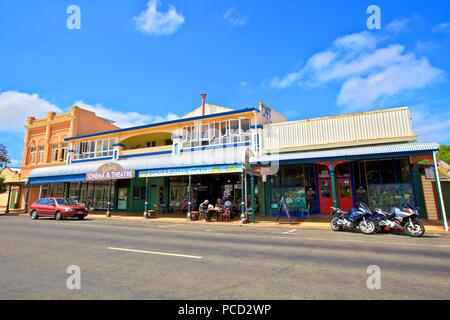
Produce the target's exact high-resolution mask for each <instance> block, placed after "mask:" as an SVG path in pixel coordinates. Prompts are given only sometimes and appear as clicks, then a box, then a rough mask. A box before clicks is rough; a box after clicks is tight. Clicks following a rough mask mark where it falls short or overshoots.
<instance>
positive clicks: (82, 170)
mask: <svg viewBox="0 0 450 320" xmlns="http://www.w3.org/2000/svg"><path fill="white" fill-rule="evenodd" d="M247 149H248V148H247V147H236V148H227V149H224V148H219V149H212V150H203V151H195V152H183V153H182V154H181V155H160V156H151V157H138V158H131V159H123V160H117V161H115V162H117V163H118V164H120V165H121V166H122V167H123V168H124V169H125V170H152V169H168V168H183V167H192V166H196V167H199V166H213V165H233V164H244V163H245V161H246V160H245V154H246V151H247ZM108 162H111V161H110V160H103V161H87V162H79V163H73V164H70V165H65V166H54V167H47V168H38V169H34V170H33V171H31V173H30V175H29V183H30V184H35V183H45V182H42V181H44V179H42V178H46V179H47V180H45V181H47V182H52V181H53V180H55V182H64V181H66V182H69V181H74V180H73V179H77V181H84V180H85V177H84V178H83V175H85V174H86V173H87V172H94V171H96V170H97V169H98V168H99V167H100V166H101V165H103V164H105V163H108ZM50 178H51V179H50ZM50 180H52V181H50ZM61 180H64V181H61Z"/></svg>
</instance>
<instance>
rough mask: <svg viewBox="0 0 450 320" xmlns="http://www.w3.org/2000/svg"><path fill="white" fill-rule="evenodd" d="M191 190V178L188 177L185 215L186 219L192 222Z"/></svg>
mask: <svg viewBox="0 0 450 320" xmlns="http://www.w3.org/2000/svg"><path fill="white" fill-rule="evenodd" d="M191 189H192V176H191V175H189V184H188V213H187V219H188V220H192V213H191V211H192V207H191V205H192V198H191Z"/></svg>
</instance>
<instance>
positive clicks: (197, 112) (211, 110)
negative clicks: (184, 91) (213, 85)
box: [183, 103, 233, 118]
mask: <svg viewBox="0 0 450 320" xmlns="http://www.w3.org/2000/svg"><path fill="white" fill-rule="evenodd" d="M202 109H203V107H202V106H200V107H198V108H195V109H194V110H192V111H191V112H189V113H188V114H186V115H185V116H184V117H183V118H190V117H195V116H201V115H202V113H203V110H202ZM228 111H233V109H230V108H226V107H222V106H218V105H215V104H210V103H205V115H207V114H215V113H222V112H228Z"/></svg>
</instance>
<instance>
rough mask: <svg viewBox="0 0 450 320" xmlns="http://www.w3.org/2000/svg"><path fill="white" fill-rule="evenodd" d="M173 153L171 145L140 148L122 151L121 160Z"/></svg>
mask: <svg viewBox="0 0 450 320" xmlns="http://www.w3.org/2000/svg"><path fill="white" fill-rule="evenodd" d="M171 152H172V146H171V145H166V146H159V147H151V148H139V149H131V150H122V151H121V152H120V154H119V158H132V157H140V156H149V155H158V154H164V153H171Z"/></svg>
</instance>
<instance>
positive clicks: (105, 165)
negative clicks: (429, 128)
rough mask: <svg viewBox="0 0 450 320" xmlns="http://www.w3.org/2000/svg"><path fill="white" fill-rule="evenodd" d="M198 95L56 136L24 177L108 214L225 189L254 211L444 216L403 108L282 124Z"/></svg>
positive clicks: (171, 204)
mask: <svg viewBox="0 0 450 320" xmlns="http://www.w3.org/2000/svg"><path fill="white" fill-rule="evenodd" d="M205 98H206V95H202V105H201V106H200V107H199V108H197V109H195V110H193V111H192V112H190V113H189V114H187V115H186V116H185V117H183V118H180V119H177V120H172V121H166V122H162V123H154V124H148V125H143V126H138V127H132V128H124V129H112V130H105V131H97V132H93V133H86V134H80V133H78V134H72V135H70V136H67V137H64V138H63V141H64V143H65V144H66V145H67V159H66V161H65V163H64V164H59V165H51V164H50V165H48V166H42V167H40V168H34V169H32V170H31V171H30V172H29V177H28V180H27V182H28V186H29V187H34V188H39V189H40V190H41V196H43V195H54V196H66V197H71V198H75V199H77V200H78V201H80V202H82V203H85V204H86V205H87V206H88V207H89V208H90V209H92V210H106V211H108V212H110V211H122V212H147V211H148V210H151V209H152V210H158V211H160V212H164V213H168V214H172V213H177V212H178V213H183V214H185V213H186V212H187V211H191V210H195V209H196V207H197V206H198V204H199V203H200V202H202V201H204V200H205V199H208V200H210V202H212V203H215V202H216V201H217V199H224V198H228V199H230V200H231V201H232V202H233V203H234V209H235V211H236V213H244V214H246V213H248V214H249V215H251V216H252V218H253V219H256V218H257V217H273V216H278V215H279V214H280V206H281V205H284V207H286V208H288V210H289V212H290V214H293V215H296V214H300V213H303V212H305V211H308V212H309V213H324V214H329V213H330V211H331V209H330V207H332V206H335V207H336V206H339V207H341V208H343V209H349V208H351V207H352V206H353V205H354V204H355V202H357V201H364V202H367V203H368V204H369V205H370V206H373V207H381V208H383V209H389V208H390V207H392V206H399V205H400V204H401V203H403V202H410V203H414V204H415V205H417V206H419V207H420V210H421V215H422V216H423V217H424V218H427V217H433V218H435V219H437V220H442V221H443V222H444V220H445V214H444V213H445V208H441V202H440V200H439V197H437V198H438V199H437V200H436V201H435V210H436V215H435V216H433V215H432V214H429V213H428V212H431V211H432V210H431V209H429V206H426V205H425V203H426V199H425V198H426V194H424V185H423V184H424V183H423V178H422V177H423V176H424V175H425V169H426V168H428V167H430V166H433V165H434V163H435V162H436V161H435V160H433V159H434V158H435V153H436V151H437V150H438V148H439V145H438V144H436V143H420V142H417V139H418V136H417V135H416V134H414V132H413V127H412V120H411V117H410V113H409V109H408V108H406V107H405V108H394V109H386V110H378V111H372V112H364V113H356V114H350V115H342V116H333V117H324V118H318V119H309V120H301V121H290V122H288V121H286V119H285V118H284V117H283V116H282V115H281V114H279V113H278V112H276V111H275V110H273V109H271V108H270V107H268V106H266V105H264V104H262V103H261V104H260V105H259V108H243V109H238V110H232V109H228V108H225V107H220V106H216V105H211V104H207V103H206V101H205ZM49 146H50V144H49ZM47 156H48V155H47ZM50 156H51V154H50ZM24 158H26V155H25V157H24ZM424 160H427V161H429V165H428V167H427V166H423V161H424ZM442 203H443V202H442Z"/></svg>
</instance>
